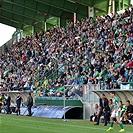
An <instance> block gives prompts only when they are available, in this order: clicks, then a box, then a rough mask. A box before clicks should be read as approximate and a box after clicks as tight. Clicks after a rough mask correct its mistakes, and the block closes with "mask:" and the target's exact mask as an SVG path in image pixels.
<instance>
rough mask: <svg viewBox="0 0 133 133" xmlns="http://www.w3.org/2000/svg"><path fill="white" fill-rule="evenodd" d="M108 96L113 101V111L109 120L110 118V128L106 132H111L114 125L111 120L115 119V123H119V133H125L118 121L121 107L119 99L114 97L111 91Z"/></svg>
mask: <svg viewBox="0 0 133 133" xmlns="http://www.w3.org/2000/svg"><path fill="white" fill-rule="evenodd" d="M110 96H111V98H112V100H113V104H114V110H113V112H112V114H111V118H110V127H109V129H108V130H107V131H111V130H113V124H114V121H113V118H116V119H117V122H118V123H119V125H120V128H121V130H120V131H119V132H125V129H124V128H123V124H122V122H121V120H120V117H121V112H122V111H121V106H122V102H120V98H119V97H117V96H115V92H114V91H112V92H110Z"/></svg>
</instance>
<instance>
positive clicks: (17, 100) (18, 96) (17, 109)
mask: <svg viewBox="0 0 133 133" xmlns="http://www.w3.org/2000/svg"><path fill="white" fill-rule="evenodd" d="M21 102H22V97H21V96H20V93H18V95H17V98H16V104H17V107H16V113H17V115H20V105H21Z"/></svg>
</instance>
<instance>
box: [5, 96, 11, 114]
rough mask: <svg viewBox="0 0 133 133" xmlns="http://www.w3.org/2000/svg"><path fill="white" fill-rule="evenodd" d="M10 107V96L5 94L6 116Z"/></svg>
mask: <svg viewBox="0 0 133 133" xmlns="http://www.w3.org/2000/svg"><path fill="white" fill-rule="evenodd" d="M10 105H11V97H10V94H7V99H6V106H7V114H10Z"/></svg>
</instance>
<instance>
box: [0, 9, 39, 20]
mask: <svg viewBox="0 0 133 133" xmlns="http://www.w3.org/2000/svg"><path fill="white" fill-rule="evenodd" d="M0 10H4V11H7V12H11V13H14V14H17V15H20V16H22V17H25V18H28V19H32V20H35V21H38V19H35V18H32V17H30V16H27V15H24V14H21V13H18V12H16V11H11V10H8V9H5V8H0Z"/></svg>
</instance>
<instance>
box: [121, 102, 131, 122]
mask: <svg viewBox="0 0 133 133" xmlns="http://www.w3.org/2000/svg"><path fill="white" fill-rule="evenodd" d="M126 106H127V110H126V112H124V114H123V117H124V118H125V120H126V123H129V120H131V119H132V116H133V105H132V104H131V103H130V101H129V100H127V103H126Z"/></svg>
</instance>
